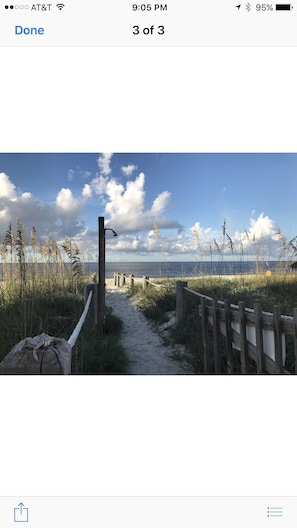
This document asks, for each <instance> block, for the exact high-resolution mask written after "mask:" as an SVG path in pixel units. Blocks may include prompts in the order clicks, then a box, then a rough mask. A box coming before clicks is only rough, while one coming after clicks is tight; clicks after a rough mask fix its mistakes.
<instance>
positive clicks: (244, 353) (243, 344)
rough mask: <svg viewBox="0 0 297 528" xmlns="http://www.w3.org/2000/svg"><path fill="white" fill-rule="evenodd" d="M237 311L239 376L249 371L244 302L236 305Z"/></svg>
mask: <svg viewBox="0 0 297 528" xmlns="http://www.w3.org/2000/svg"><path fill="white" fill-rule="evenodd" d="M238 306H239V311H238V318H239V328H240V362H241V374H247V373H248V370H249V361H248V348H247V339H246V311H245V302H244V301H240V302H239V303H238Z"/></svg>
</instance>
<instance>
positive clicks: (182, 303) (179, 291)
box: [176, 281, 188, 327]
mask: <svg viewBox="0 0 297 528" xmlns="http://www.w3.org/2000/svg"><path fill="white" fill-rule="evenodd" d="M187 286H188V283H187V282H184V281H177V282H176V325H177V327H179V326H180V325H181V324H182V323H183V322H184V320H185V318H186V314H187V294H186V291H185V290H184V288H187Z"/></svg>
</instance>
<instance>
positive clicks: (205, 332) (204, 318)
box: [200, 297, 210, 374]
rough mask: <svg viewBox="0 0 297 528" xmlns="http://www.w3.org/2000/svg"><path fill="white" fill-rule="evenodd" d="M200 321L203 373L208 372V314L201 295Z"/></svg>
mask: <svg viewBox="0 0 297 528" xmlns="http://www.w3.org/2000/svg"><path fill="white" fill-rule="evenodd" d="M200 306H201V323H202V345H203V363H204V374H210V361H209V350H208V349H209V340H208V314H207V305H206V299H205V297H201V304H200Z"/></svg>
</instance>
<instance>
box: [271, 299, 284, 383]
mask: <svg viewBox="0 0 297 528" xmlns="http://www.w3.org/2000/svg"><path fill="white" fill-rule="evenodd" d="M281 326H282V318H281V308H280V306H274V307H273V329H274V361H275V367H276V370H277V373H278V374H281V373H282V372H283V352H282V329H281Z"/></svg>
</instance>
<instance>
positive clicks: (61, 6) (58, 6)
mask: <svg viewBox="0 0 297 528" xmlns="http://www.w3.org/2000/svg"><path fill="white" fill-rule="evenodd" d="M56 7H57V8H58V9H60V11H62V9H63V7H65V4H56Z"/></svg>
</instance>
